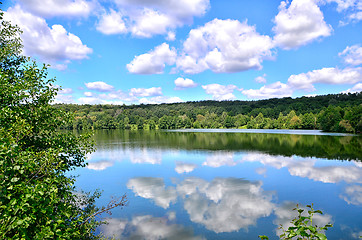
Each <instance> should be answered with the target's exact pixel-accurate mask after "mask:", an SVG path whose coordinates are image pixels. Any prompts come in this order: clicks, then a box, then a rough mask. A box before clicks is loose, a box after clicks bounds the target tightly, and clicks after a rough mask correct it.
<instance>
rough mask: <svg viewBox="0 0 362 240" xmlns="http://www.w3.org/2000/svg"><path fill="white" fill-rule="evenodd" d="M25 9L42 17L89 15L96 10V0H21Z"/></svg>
mask: <svg viewBox="0 0 362 240" xmlns="http://www.w3.org/2000/svg"><path fill="white" fill-rule="evenodd" d="M19 2H21V4H22V6H23V7H24V9H26V10H27V11H29V12H31V13H33V14H36V15H38V16H41V17H45V18H47V17H55V16H66V17H87V16H89V14H91V13H92V11H94V9H95V7H96V5H95V3H94V1H84V0H63V1H57V0H46V1H44V0H19Z"/></svg>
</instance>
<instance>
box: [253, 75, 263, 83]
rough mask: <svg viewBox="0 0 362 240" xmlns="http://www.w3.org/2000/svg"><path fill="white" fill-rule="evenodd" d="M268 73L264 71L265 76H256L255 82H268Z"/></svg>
mask: <svg viewBox="0 0 362 240" xmlns="http://www.w3.org/2000/svg"><path fill="white" fill-rule="evenodd" d="M265 77H266V74H265V73H264V74H263V76H258V77H256V78H255V82H258V83H266V78H265Z"/></svg>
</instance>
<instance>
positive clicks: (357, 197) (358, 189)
mask: <svg viewBox="0 0 362 240" xmlns="http://www.w3.org/2000/svg"><path fill="white" fill-rule="evenodd" d="M340 197H341V198H342V199H343V200H344V201H346V202H347V203H348V204H353V205H362V186H360V185H353V186H348V187H346V189H345V194H344V195H342V194H341V195H340Z"/></svg>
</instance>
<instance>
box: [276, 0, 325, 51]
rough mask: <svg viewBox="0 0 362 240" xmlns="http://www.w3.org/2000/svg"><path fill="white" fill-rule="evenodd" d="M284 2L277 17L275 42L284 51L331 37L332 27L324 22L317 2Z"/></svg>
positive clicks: (309, 0) (302, 0)
mask: <svg viewBox="0 0 362 240" xmlns="http://www.w3.org/2000/svg"><path fill="white" fill-rule="evenodd" d="M288 5H289V4H288V2H285V1H282V2H281V3H280V6H279V13H278V15H277V16H275V19H274V22H275V26H274V27H273V31H274V32H275V34H276V35H275V37H274V40H275V42H276V44H277V45H278V46H280V47H281V48H284V49H291V48H298V47H300V46H302V45H306V44H308V43H310V42H312V41H314V40H316V39H318V38H321V37H327V36H329V35H331V31H332V27H331V26H330V25H327V24H326V22H325V21H324V17H323V13H322V12H321V10H320V9H319V7H318V6H317V4H316V1H315V0H293V1H292V2H291V3H290V5H289V6H288Z"/></svg>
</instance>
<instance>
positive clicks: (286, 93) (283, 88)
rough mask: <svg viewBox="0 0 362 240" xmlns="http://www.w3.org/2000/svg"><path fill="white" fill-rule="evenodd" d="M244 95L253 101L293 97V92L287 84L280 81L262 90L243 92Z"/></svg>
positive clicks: (263, 87)
mask: <svg viewBox="0 0 362 240" xmlns="http://www.w3.org/2000/svg"><path fill="white" fill-rule="evenodd" d="M242 94H244V95H246V96H247V97H248V98H253V99H267V98H282V97H290V96H292V94H293V90H292V89H291V88H290V87H289V86H288V85H287V84H284V83H281V82H279V81H278V82H275V83H272V84H269V85H266V86H265V85H264V86H262V87H261V88H260V89H249V90H243V91H242Z"/></svg>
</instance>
